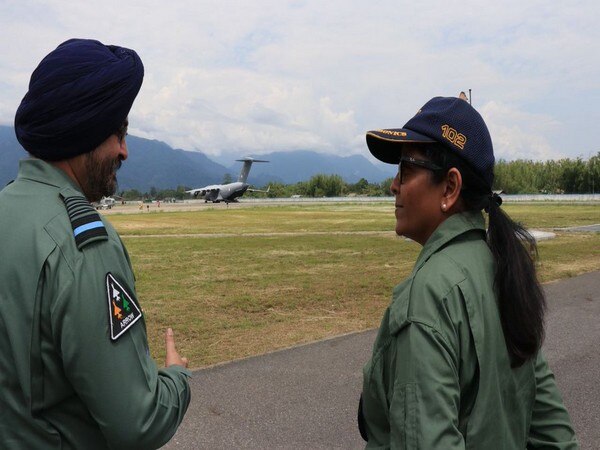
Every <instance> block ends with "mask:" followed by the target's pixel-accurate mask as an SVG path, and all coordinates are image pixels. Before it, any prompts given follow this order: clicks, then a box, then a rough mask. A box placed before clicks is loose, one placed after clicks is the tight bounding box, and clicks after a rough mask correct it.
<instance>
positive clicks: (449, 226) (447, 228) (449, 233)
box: [412, 211, 485, 275]
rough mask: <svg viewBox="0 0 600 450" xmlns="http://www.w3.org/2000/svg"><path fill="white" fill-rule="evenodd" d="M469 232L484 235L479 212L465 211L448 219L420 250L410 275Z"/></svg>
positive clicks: (483, 224)
mask: <svg viewBox="0 0 600 450" xmlns="http://www.w3.org/2000/svg"><path fill="white" fill-rule="evenodd" d="M471 230H481V231H482V232H483V233H484V234H485V220H484V218H483V214H481V211H466V212H463V213H458V214H453V215H452V216H450V217H448V218H447V219H446V220H445V221H444V222H442V223H441V224H440V226H439V227H437V229H436V230H435V231H434V232H433V234H432V235H431V236H430V237H429V239H428V240H427V242H426V243H425V246H424V247H423V249H422V250H421V253H420V254H419V257H418V258H417V262H416V263H415V266H414V268H413V271H412V275H414V274H416V273H417V271H418V270H419V269H420V268H421V267H423V264H425V263H426V262H427V260H428V259H429V258H430V257H431V255H433V254H434V253H435V252H437V251H438V250H439V249H440V248H442V247H443V246H444V245H446V244H447V243H448V242H450V241H451V240H453V239H455V238H456V237H458V236H460V235H461V234H464V233H466V232H468V231H471Z"/></svg>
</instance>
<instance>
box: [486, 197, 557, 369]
mask: <svg viewBox="0 0 600 450" xmlns="http://www.w3.org/2000/svg"><path fill="white" fill-rule="evenodd" d="M486 209H487V211H488V214H489V225H488V233H487V238H488V239H487V240H488V245H489V247H490V250H491V251H492V255H493V256H494V260H495V262H496V272H495V277H494V281H495V288H496V293H497V295H498V308H499V310H500V321H501V323H502V330H503V331H504V339H505V341H506V346H507V348H508V352H509V354H510V356H511V362H512V366H513V367H519V366H521V365H522V364H523V363H524V362H525V361H527V360H528V359H530V358H532V357H534V356H535V355H536V353H537V352H538V350H539V348H540V347H541V345H542V342H543V340H544V313H545V311H546V300H545V298H544V292H543V290H542V287H541V286H540V283H539V281H538V279H537V276H536V271H535V260H536V258H537V246H536V242H535V239H534V238H533V236H531V234H529V232H528V231H527V230H525V228H523V227H522V226H521V225H519V224H518V223H516V222H514V221H513V220H512V219H511V218H510V217H509V216H508V215H506V214H505V213H504V211H503V210H502V209H500V205H498V203H497V202H496V201H494V200H493V199H492V200H490V201H489V206H488V208H486Z"/></svg>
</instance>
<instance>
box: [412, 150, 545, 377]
mask: <svg viewBox="0 0 600 450" xmlns="http://www.w3.org/2000/svg"><path fill="white" fill-rule="evenodd" d="M423 150H424V152H423V153H424V156H425V157H426V158H427V159H429V160H431V161H432V162H433V163H434V164H437V165H439V166H440V167H442V170H440V171H435V172H432V177H433V181H434V182H435V183H440V182H441V181H442V180H443V179H444V177H445V176H446V174H447V173H448V170H450V169H451V168H453V167H456V168H457V169H458V170H459V172H460V173H461V177H462V182H463V186H462V190H461V193H460V196H461V198H462V199H463V202H464V204H465V206H466V209H467V210H476V211H481V210H482V209H484V210H485V211H486V212H487V213H488V214H489V225H488V231H487V243H488V246H489V247H490V250H491V252H492V255H493V257H494V261H495V263H496V267H495V276H494V288H495V290H496V294H497V296H498V308H499V311H500V322H501V324H502V330H503V331H504V340H505V341H506V347H507V349H508V352H509V354H510V357H511V366H512V367H519V366H521V365H523V364H524V363H525V362H526V361H527V360H529V359H530V358H533V357H534V356H535V355H536V354H537V352H538V350H539V349H540V347H541V345H542V342H543V340H544V313H545V310H546V300H545V297H544V292H543V290H542V287H541V286H540V283H539V281H538V279H537V276H536V270H535V261H536V259H537V256H538V253H537V245H536V242H535V239H534V238H533V236H531V234H529V232H528V231H527V230H526V229H525V228H523V226H522V225H521V224H519V223H517V222H514V221H513V220H512V219H511V218H510V217H509V216H508V214H506V213H505V212H504V211H503V210H502V209H500V205H499V204H498V203H497V202H496V201H495V198H494V197H493V196H492V192H491V187H490V186H489V185H487V183H486V182H485V181H483V179H482V178H481V177H480V176H478V175H477V173H476V172H475V171H474V170H473V169H472V168H471V166H470V165H469V164H467V163H466V162H465V161H464V160H463V159H461V158H460V157H459V156H458V155H456V154H454V153H453V152H450V151H448V150H446V147H444V146H442V145H439V144H433V145H427V146H425V147H424V149H423Z"/></svg>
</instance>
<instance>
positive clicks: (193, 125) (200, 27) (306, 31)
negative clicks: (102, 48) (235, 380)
mask: <svg viewBox="0 0 600 450" xmlns="http://www.w3.org/2000/svg"><path fill="white" fill-rule="evenodd" d="M599 12H600V6H598V5H597V3H596V2H593V1H591V0H585V1H580V2H577V3H576V4H574V5H570V4H560V5H559V4H550V3H548V2H543V1H541V0H535V1H530V2H522V1H516V0H510V1H508V2H501V3H497V4H485V6H482V4H481V2H478V1H469V2H462V1H461V2H458V1H449V2H442V1H441V0H438V1H423V2H420V3H419V4H418V5H417V4H414V3H409V2H406V1H404V2H397V1H391V0H387V1H381V2H377V3H372V2H371V3H367V2H360V1H351V0H346V1H342V0H331V1H328V2H321V1H316V0H306V1H301V0H298V1H281V0H280V1H275V0H271V1H266V0H257V1H254V2H239V1H233V0H226V1H223V0H222V1H217V0H211V1H206V0H204V1H202V0H201V1H192V0H178V1H173V2H170V3H168V4H166V3H164V2H159V1H133V2H125V3H123V2H119V1H117V0H106V1H105V2H103V6H102V9H99V8H98V7H97V5H93V4H91V3H88V2H76V3H72V2H65V1H62V0H46V1H43V2H42V1H27V0H24V1H20V2H16V1H6V0H5V1H4V2H3V14H2V15H0V38H1V39H2V42H7V43H9V45H5V46H3V49H2V55H1V56H2V57H0V80H1V81H0V123H6V124H10V123H12V120H13V117H14V111H15V110H16V107H17V105H18V102H19V101H20V99H21V98H22V96H23V95H24V93H25V91H26V88H27V82H28V77H29V75H30V73H31V71H32V70H33V68H34V67H35V66H36V65H37V63H38V62H39V61H40V60H41V58H42V57H43V56H44V55H45V54H46V53H48V51H50V50H51V49H53V48H54V47H56V45H58V44H59V43H60V42H62V41H63V40H66V39H67V38H70V37H74V36H77V37H91V38H96V39H99V40H101V41H103V42H105V43H112V44H118V45H123V46H128V47H131V48H134V49H136V51H138V53H139V54H140V56H141V57H142V59H143V61H144V64H145V68H146V77H145V81H144V85H143V87H142V91H141V93H140V95H139V97H138V100H137V101H136V103H135V105H134V109H133V110H132V114H131V117H130V119H131V131H132V133H134V134H139V135H142V136H145V137H151V138H156V139H160V140H163V141H166V142H167V143H169V144H170V145H173V146H176V147H180V148H186V149H199V150H202V151H205V152H207V153H210V154H213V155H216V154H219V153H221V152H234V151H235V152H237V151H239V152H241V153H251V152H252V153H255V154H259V153H262V152H269V151H273V150H287V149H298V148H303V149H314V150H318V151H323V152H331V153H340V154H348V153H349V152H351V153H363V154H365V153H366V148H365V145H364V132H365V131H366V130H368V129H373V128H380V127H393V126H396V127H398V126H402V125H403V124H404V123H405V122H406V121H407V120H408V119H409V118H410V117H411V116H412V115H413V114H414V112H415V111H416V110H417V109H418V108H419V107H420V106H421V105H422V104H423V103H425V101H427V100H428V99H429V98H431V97H433V96H436V95H456V94H458V92H459V91H460V90H466V89H468V88H472V89H473V99H474V106H476V107H477V108H479V109H480V110H481V112H482V113H483V115H484V117H485V118H486V120H487V121H488V125H489V128H490V130H491V132H492V138H493V140H494V143H495V146H496V151H497V153H498V154H499V155H500V156H502V157H505V158H516V157H530V158H534V159H540V158H548V157H555V156H572V155H574V154H576V153H570V152H576V151H577V150H576V149H570V148H569V146H568V145H567V141H566V137H565V136H564V134H563V133H561V132H560V131H561V130H560V128H561V127H560V126H557V124H566V123H568V122H569V121H573V117H574V116H576V115H578V114H581V111H583V110H585V111H588V113H586V114H581V115H582V117H581V120H580V121H579V125H580V126H581V129H582V130H594V129H595V127H596V123H598V121H600V112H598V111H599V109H598V108H589V107H586V103H585V102H586V100H588V99H590V98H598V97H600V89H599V88H598V86H597V80H598V78H599V77H600V57H599V56H598V55H600V28H598V27H597V20H596V19H597V17H598V13H599ZM17 37H18V38H17ZM579 139H580V141H579V142H578V143H577V145H578V146H579V148H581V147H583V148H586V147H589V148H591V147H592V146H593V145H594V144H593V140H592V133H591V132H590V133H589V136H586V135H585V134H584V135H583V136H580V137H579ZM579 151H581V150H579Z"/></svg>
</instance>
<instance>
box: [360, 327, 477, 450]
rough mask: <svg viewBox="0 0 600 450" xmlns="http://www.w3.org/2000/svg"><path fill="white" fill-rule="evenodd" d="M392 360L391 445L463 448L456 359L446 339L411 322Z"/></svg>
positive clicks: (403, 331) (412, 447) (409, 447)
mask: <svg viewBox="0 0 600 450" xmlns="http://www.w3.org/2000/svg"><path fill="white" fill-rule="evenodd" d="M395 361H396V363H395V380H394V385H393V396H392V398H391V402H390V447H391V448H392V449H403V450H404V449H418V448H444V449H464V448H465V443H464V438H463V436H462V435H461V433H460V431H459V429H458V411H459V402H460V388H459V380H458V368H457V357H456V352H455V350H454V349H453V348H452V346H451V345H450V344H449V343H448V341H447V339H445V338H444V337H443V336H442V334H441V333H439V332H438V331H437V330H436V329H434V328H432V327H431V326H429V325H427V324H424V323H419V322H412V323H410V324H409V325H408V326H406V327H405V328H403V329H402V330H401V331H400V332H399V334H398V335H397V336H396V354H395ZM367 448H368V445H367Z"/></svg>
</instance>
